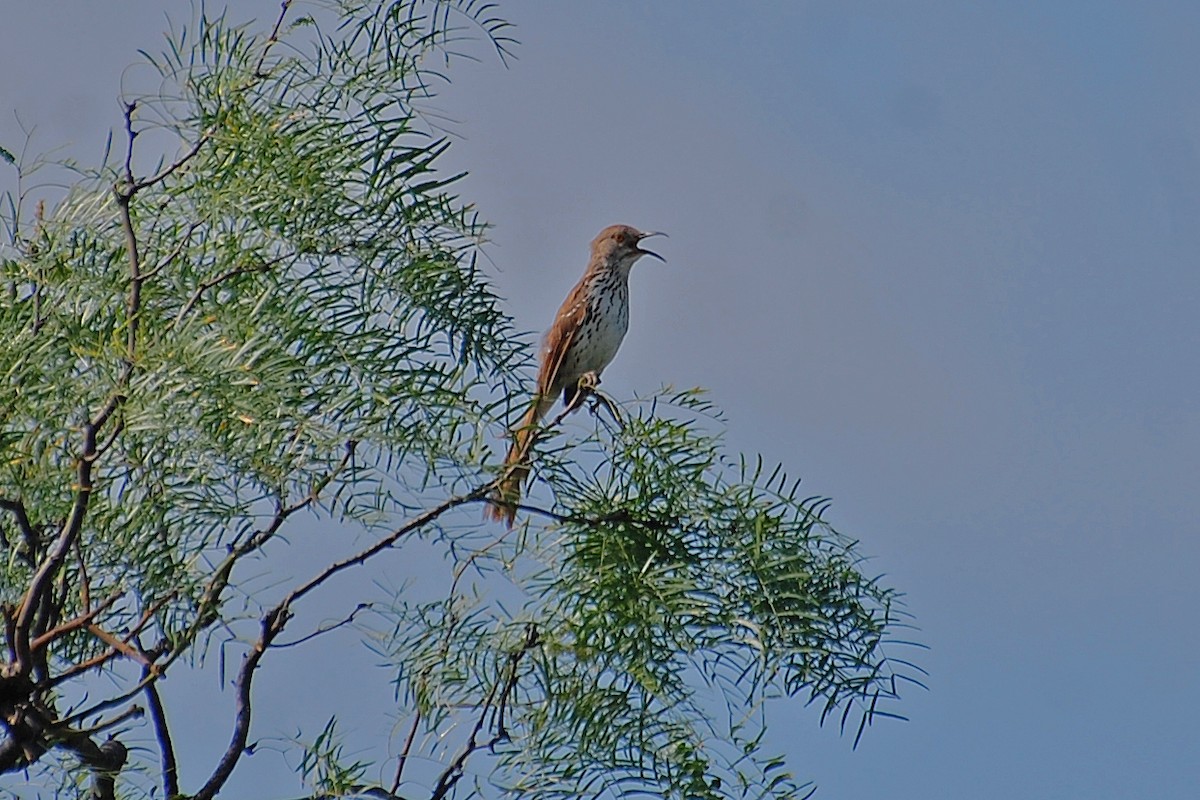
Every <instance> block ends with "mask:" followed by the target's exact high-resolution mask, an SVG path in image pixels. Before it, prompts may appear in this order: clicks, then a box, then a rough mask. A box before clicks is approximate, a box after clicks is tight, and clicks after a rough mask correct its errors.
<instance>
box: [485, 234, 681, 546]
mask: <svg viewBox="0 0 1200 800" xmlns="http://www.w3.org/2000/svg"><path fill="white" fill-rule="evenodd" d="M655 235H662V234H658V233H657V232H649V233H647V232H643V231H639V230H638V229H637V228H631V227H629V226H628V225H610V226H608V227H607V228H605V229H604V230H602V231H600V234H599V235H598V236H596V238H595V239H593V240H592V257H591V260H589V261H588V265H587V269H586V270H584V273H583V277H582V278H580V279H579V283H577V284H575V288H574V289H572V290H571V293H570V294H568V295H567V299H566V300H564V301H563V304H562V306H561V307H560V308H559V309H558V314H557V315H556V316H555V317H554V324H553V325H551V326H550V330H549V331H547V332H546V337H545V339H544V340H543V341H542V352H541V366H540V367H539V369H538V376H537V393H536V394H535V395H534V397H533V401H532V402H531V403H530V404H529V410H528V411H527V412H525V417H524V419H522V420H521V424H520V425H518V426H517V427H515V428H513V442H512V446H511V447H510V448H509V450H508V457H507V458H505V459H504V467H505V470H506V473H505V475H504V478H503V479H502V480H501V482H500V484H499V485H498V486H497V487H496V490H495V491H494V492H493V493H492V496H491V498H490V500H491V505H489V506H488V508H487V511H486V515H487V516H488V517H490V518H491V519H494V520H496V521H497V522H504V523H505V524H506V525H508V526H509V527H512V524H513V518H514V517H515V516H516V514H517V503H518V502H520V499H521V486H522V484H524V482H525V478H526V477H528V475H529V450H530V447H531V446H532V444H533V439H534V436H535V435H536V433H537V424H538V422H540V421H541V419H542V417H544V416H545V415H546V412H547V411H549V410H550V408H551V406H553V405H554V400H555V398H556V397H558V395H559V394H560V393H561V394H562V398H563V404H564V405H565V406H566V407H567V408H568V409H572V408H573V407H574V406H577V405H578V404H579V403H580V401H581V400H582V399H583V396H582V394H581V392H584V391H588V390H590V389H592V388H594V387H595V386H596V384H598V383H599V382H600V373H601V372H602V371H603V370H604V368H605V367H607V366H608V365H609V364H610V363H611V362H612V360H613V356H615V355H616V354H617V348H618V347H620V346H621V340H622V339H624V338H625V331H626V330H627V329H628V328H629V270H630V269H632V268H633V265H634V262H636V261H637V260H638V259H639V258H641V257H642V256H653V257H654V258H657V259H658V260H659V261H665V259H664V258H663V257H662V256H660V255H659V254H658V253H652V252H650V251H649V250H642V249H640V248H639V247H638V242H640V241H641V240H642V239H645V238H646V237H647V236H655Z"/></svg>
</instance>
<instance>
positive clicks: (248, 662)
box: [194, 481, 495, 800]
mask: <svg viewBox="0 0 1200 800" xmlns="http://www.w3.org/2000/svg"><path fill="white" fill-rule="evenodd" d="M494 487H495V481H490V482H488V483H486V484H484V485H483V486H480V487H478V488H476V489H474V490H473V491H471V492H468V493H467V494H464V495H459V496H457V497H451V498H449V499H448V500H445V501H443V502H442V503H439V504H438V505H437V506H434V507H433V508H431V509H429V510H428V511H426V512H425V513H423V514H420V515H418V516H417V517H415V518H413V519H412V520H410V521H409V522H408V523H406V524H404V525H402V526H400V527H399V528H397V529H396V530H395V531H393V532H392V533H391V534H389V535H388V536H385V537H384V538H382V539H380V540H379V541H377V542H376V543H375V544H373V545H371V546H370V547H368V548H366V549H365V550H362V551H360V552H359V553H357V554H355V555H353V556H351V557H349V558H345V559H342V560H341V561H336V562H334V563H333V564H330V565H329V566H328V567H326V568H325V569H323V570H322V571H321V572H319V573H318V574H317V575H316V576H315V577H313V578H311V579H309V580H308V581H307V582H305V583H303V584H301V585H300V586H298V587H296V588H295V589H293V590H292V591H290V592H289V593H288V594H287V596H286V597H284V598H283V600H281V601H280V602H279V604H278V605H276V606H275V607H274V608H272V609H271V610H270V611H268V612H267V613H266V614H265V615H263V618H262V621H261V628H262V633H261V634H260V635H259V637H258V641H256V642H255V643H254V645H253V646H252V647H251V649H250V652H249V653H247V654H246V656H245V657H244V659H243V661H242V666H241V668H240V669H239V670H238V677H237V680H236V682H235V691H236V693H237V703H236V710H235V712H234V726H233V736H232V738H231V739H230V742H229V746H228V747H227V748H226V749H225V753H224V754H223V755H222V756H221V759H220V761H219V762H218V763H217V766H216V767H215V768H214V770H213V773H212V775H211V776H210V777H209V779H208V781H207V782H206V783H205V784H204V786H203V787H201V788H200V790H199V791H198V792H196V794H195V795H194V800H212V798H213V797H215V796H216V794H217V792H219V791H220V790H221V787H223V786H224V785H225V782H226V781H227V780H229V776H230V775H231V774H233V770H234V768H235V767H236V766H237V763H238V760H239V759H240V758H241V756H242V754H243V753H244V752H245V749H246V743H247V742H248V741H249V736H250V718H251V702H250V688H251V684H252V683H253V681H254V674H255V671H256V670H257V669H258V665H259V663H260V662H261V661H262V657H263V656H264V655H265V654H266V652H267V650H268V649H269V648H270V647H271V646H272V644H273V642H274V641H275V638H276V637H277V636H278V635H279V634H280V633H281V632H282V631H283V629H284V627H285V626H286V625H287V622H288V620H289V619H291V616H292V612H291V606H292V604H293V603H295V602H296V601H297V600H299V599H301V598H302V597H304V596H305V595H307V594H308V593H310V592H312V591H313V590H314V589H316V588H318V587H319V586H321V585H322V584H323V583H325V582H326V581H327V580H329V579H330V578H331V577H333V576H334V575H336V574H338V573H339V572H342V571H344V570H346V569H349V568H350V567H353V566H358V565H361V564H363V563H365V562H366V561H368V560H369V559H370V558H372V557H373V556H376V555H378V554H379V553H381V552H383V551H384V550H387V549H389V548H390V547H392V546H393V545H395V544H396V542H398V541H399V540H400V539H402V538H404V537H405V536H407V535H408V534H409V533H411V532H413V531H414V530H417V529H419V528H422V527H424V526H426V525H428V524H429V523H431V522H433V521H434V520H436V519H437V518H438V517H440V516H442V515H443V514H445V513H446V512H447V511H450V510H451V509H454V508H457V507H458V506H461V505H465V504H467V503H472V502H479V501H481V500H482V499H483V498H485V497H486V496H487V495H488V493H489V492H490V491H491V490H492V489H493V488H494ZM493 691H494V689H493Z"/></svg>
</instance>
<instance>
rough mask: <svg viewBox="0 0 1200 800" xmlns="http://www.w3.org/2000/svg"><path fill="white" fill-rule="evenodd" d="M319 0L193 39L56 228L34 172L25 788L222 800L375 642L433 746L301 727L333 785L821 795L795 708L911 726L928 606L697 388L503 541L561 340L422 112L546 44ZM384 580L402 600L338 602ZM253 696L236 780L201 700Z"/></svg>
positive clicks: (25, 205) (1, 428) (127, 118)
mask: <svg viewBox="0 0 1200 800" xmlns="http://www.w3.org/2000/svg"><path fill="white" fill-rule="evenodd" d="M297 5H298V4H294V3H293V2H290V0H285V2H283V4H282V7H281V11H280V13H279V16H278V18H277V19H275V20H274V21H273V24H268V25H267V26H265V27H264V26H262V25H259V24H257V23H253V22H251V23H247V24H236V23H235V22H233V21H232V20H230V19H229V18H228V17H227V16H225V15H223V16H220V17H213V16H210V15H207V14H206V13H204V11H203V10H201V11H200V12H199V13H198V16H197V18H196V19H195V20H193V21H192V22H191V23H190V24H189V25H187V26H183V27H179V28H178V29H177V30H175V31H173V32H172V34H171V36H170V37H169V40H168V41H169V46H168V47H167V48H166V49H165V50H164V51H163V52H160V53H157V54H148V55H146V58H147V60H148V62H149V63H150V64H151V65H152V66H153V67H154V69H155V71H156V74H157V75H158V76H159V78H160V79H161V83H160V85H159V86H158V87H157V89H156V91H154V92H152V93H146V94H144V95H142V96H137V97H131V98H130V99H129V101H128V104H127V105H126V110H125V115H124V130H123V131H121V132H120V134H119V135H117V136H116V137H114V139H115V141H113V142H112V147H111V150H110V154H109V155H108V156H106V158H105V159H104V160H103V163H102V164H101V165H100V166H99V167H98V168H95V169H90V170H89V169H85V168H82V167H80V166H78V165H68V166H70V168H71V169H73V170H74V173H73V174H75V175H76V176H77V177H76V179H75V180H74V182H73V184H72V186H71V187H70V189H69V190H68V191H66V192H65V193H64V194H62V195H59V196H51V197H50V198H49V200H50V202H49V205H45V204H43V203H41V202H39V197H41V199H42V200H44V199H46V198H45V191H44V190H42V189H39V188H38V187H37V186H36V185H34V186H31V185H30V180H31V176H33V175H35V174H36V171H37V169H39V168H46V165H45V164H42V163H40V162H37V161H30V160H29V159H27V158H25V157H24V156H23V157H22V158H21V159H20V160H19V163H18V159H16V158H15V157H13V156H12V155H11V153H10V151H8V150H2V151H0V156H4V157H5V160H6V161H8V162H10V163H11V164H12V167H13V169H14V170H15V174H16V175H17V176H18V181H17V185H16V188H15V189H13V190H12V191H11V192H10V193H9V194H8V195H7V204H6V205H7V210H6V213H5V217H4V218H5V223H6V229H7V234H8V242H7V245H6V247H5V250H4V251H3V258H2V260H0V264H2V269H3V283H4V285H3V301H2V303H0V335H2V336H3V338H4V342H5V346H4V347H3V349H2V351H0V375H3V384H2V387H3V388H2V389H0V391H2V392H3V398H2V400H3V402H0V455H2V456H3V457H2V458H0V536H2V539H0V545H2V546H3V548H4V553H5V556H6V558H5V559H4V564H3V567H2V569H3V580H2V584H0V595H2V596H0V601H2V607H0V610H2V612H3V616H4V623H5V633H4V637H5V643H6V645H7V650H6V653H5V655H4V662H3V664H2V667H0V668H2V672H0V712H2V715H3V725H4V729H3V733H4V736H3V739H2V741H0V774H3V775H7V778H5V779H3V780H5V781H8V783H9V786H10V788H12V789H13V790H14V791H19V792H20V793H23V794H28V795H37V794H60V795H62V796H71V795H72V794H77V795H86V796H92V797H97V798H107V797H115V796H118V795H119V796H123V797H133V796H166V797H172V796H187V797H195V798H212V797H215V796H217V795H218V794H219V793H221V791H222V790H223V789H225V788H227V787H228V786H229V783H228V782H229V781H230V779H231V776H233V775H234V773H235V771H236V770H238V769H239V768H242V767H243V766H244V764H245V762H246V755H247V753H250V752H253V750H254V748H255V747H256V743H258V742H259V741H260V739H259V737H260V736H263V735H265V734H263V733H261V731H263V730H269V729H270V723H269V720H270V719H271V715H272V713H273V709H271V708H260V707H259V706H258V705H256V703H255V698H256V694H257V692H256V688H257V687H260V686H261V684H262V682H263V681H264V680H268V681H269V680H272V678H270V677H269V676H270V675H271V668H272V664H273V663H275V662H278V661H279V660H281V659H282V658H284V657H285V656H284V653H283V652H281V651H283V650H285V649H286V650H287V655H286V658H288V659H291V660H292V662H291V666H290V668H291V669H293V670H295V669H302V668H303V666H302V665H303V663H304V659H305V658H306V653H307V656H308V657H311V656H312V654H313V653H314V651H315V648H318V647H320V646H321V643H322V642H327V641H331V640H332V639H333V637H336V636H343V637H344V635H345V634H346V633H347V632H354V633H355V634H356V637H357V639H359V640H361V641H362V642H363V643H365V644H366V645H367V646H368V647H370V648H371V651H372V652H373V653H374V654H375V655H374V658H375V660H376V661H377V662H378V664H381V665H382V668H383V670H384V673H383V674H384V675H385V676H386V680H390V681H392V682H393V683H394V685H395V692H396V699H395V706H394V708H388V709H385V710H384V711H383V712H382V713H381V719H382V720H383V721H384V723H385V724H384V727H382V728H381V730H382V731H383V732H385V733H386V732H388V728H387V726H386V723H387V721H388V720H394V722H395V724H394V727H393V729H392V731H391V737H390V739H389V740H388V742H387V744H386V745H384V746H380V747H379V748H378V752H372V753H370V754H369V755H368V756H367V757H365V758H364V759H358V758H357V757H351V756H348V755H346V752H347V749H346V747H345V745H344V741H345V740H344V738H343V737H344V736H345V735H346V729H347V725H346V720H344V719H338V718H337V717H336V716H335V717H333V718H330V719H329V721H328V723H327V724H326V725H325V726H324V727H321V728H317V729H313V730H304V731H301V732H300V735H299V736H298V737H296V742H295V743H294V746H293V748H292V749H290V750H288V752H289V753H291V754H293V757H294V758H295V760H294V761H293V762H291V763H293V765H294V766H295V768H296V771H297V772H298V773H300V775H301V777H302V779H303V780H304V781H305V785H306V787H307V789H306V791H309V792H310V793H311V794H312V795H313V796H351V795H361V796H371V797H391V796H404V797H407V798H415V797H421V796H429V797H432V798H441V797H446V796H449V795H451V794H452V793H453V794H455V795H456V796H466V795H467V794H469V793H471V792H472V791H477V792H478V793H480V794H482V795H484V796H498V795H499V794H502V793H504V792H506V791H507V792H512V793H514V794H519V795H521V796H525V797H546V798H549V797H577V796H585V795H590V796H600V797H611V796H621V795H625V794H636V793H644V792H657V793H661V794H663V795H664V796H668V797H681V798H682V797H689V798H690V797H714V798H715V797H743V796H750V797H758V796H764V797H795V796H798V795H803V794H805V793H806V791H807V787H806V786H801V785H798V784H797V783H796V782H795V781H794V780H793V779H792V778H791V776H790V775H789V773H788V772H787V771H786V770H785V768H784V765H783V763H782V761H781V760H780V759H779V758H777V757H775V756H774V755H773V754H772V753H771V752H769V750H768V748H767V747H766V746H765V744H764V741H763V733H764V731H765V725H766V716H765V713H766V712H765V709H766V708H768V707H769V706H770V704H771V703H770V701H771V700H772V698H802V699H803V700H805V701H807V702H809V703H815V704H816V705H817V706H819V708H820V719H821V720H824V719H825V718H826V717H827V716H829V715H834V717H835V718H836V719H837V720H839V722H840V724H841V726H842V727H843V728H845V727H847V726H849V728H850V729H851V730H852V731H853V732H854V734H855V736H858V735H861V733H862V730H863V728H864V727H865V726H866V725H867V724H869V723H870V721H871V720H872V719H873V718H875V717H878V716H880V715H885V716H891V715H892V713H891V712H889V711H886V710H885V709H884V708H883V707H882V706H881V703H882V702H886V701H889V700H893V699H895V698H897V697H898V682H899V681H901V680H912V678H911V677H905V676H906V675H907V676H911V675H913V674H915V673H916V672H919V670H917V668H916V667H913V666H912V665H909V664H907V663H906V662H903V661H897V660H894V659H893V658H890V657H889V656H888V655H885V653H884V647H885V645H886V644H888V642H889V641H890V640H891V638H892V637H893V636H894V632H895V631H896V630H897V629H898V628H900V627H903V624H902V621H901V620H902V616H901V614H900V612H899V611H898V610H897V608H896V595H895V593H894V592H893V591H892V590H890V589H888V588H886V587H884V586H882V585H881V584H880V583H879V582H878V581H877V580H876V579H873V578H870V577H868V576H867V575H866V574H865V573H864V572H863V570H862V562H861V558H860V556H859V555H857V553H856V551H855V548H854V545H853V543H852V542H850V541H849V540H847V539H846V538H844V537H843V536H841V535H840V534H838V533H837V532H836V531H834V530H833V529H832V528H831V527H830V526H829V525H828V524H827V523H826V522H825V521H824V520H823V518H822V512H823V511H824V509H825V508H826V506H827V501H825V500H824V499H822V498H819V497H807V498H804V497H801V496H800V495H799V494H798V491H797V487H798V484H797V483H795V482H790V481H789V480H788V478H787V477H786V476H785V474H784V473H783V471H782V469H780V468H774V469H771V468H766V467H764V465H763V464H762V462H761V461H759V460H755V459H747V458H738V459H730V458H728V457H726V456H724V455H722V450H721V444H720V425H721V417H720V415H719V413H718V412H717V411H716V410H715V408H714V407H713V406H712V405H711V404H709V403H708V402H707V401H706V400H705V399H704V398H703V396H702V395H701V394H700V393H698V392H696V391H688V392H672V391H670V390H666V389H664V390H661V391H659V392H658V393H656V394H652V395H650V396H648V397H646V398H642V399H635V400H633V401H629V402H625V403H620V404H614V403H613V401H611V400H610V401H607V402H605V403H598V404H596V406H595V407H594V409H593V412H594V413H593V415H592V416H591V417H590V418H589V417H587V415H584V414H578V415H576V416H575V417H573V418H572V419H571V420H570V422H571V427H570V428H569V429H564V425H565V424H566V422H567V421H566V420H564V419H562V418H561V417H560V418H558V419H555V420H553V421H552V422H551V423H550V424H549V425H548V426H547V428H546V430H545V431H543V433H542V435H541V437H540V441H539V444H538V457H537V458H538V460H537V468H536V483H537V486H536V487H535V489H534V492H533V494H532V496H531V497H530V499H529V501H528V504H527V505H526V506H524V507H523V510H522V519H521V524H519V525H518V526H517V527H516V528H515V529H514V530H512V531H505V530H502V529H499V528H497V527H494V526H487V525H484V524H482V523H481V522H480V521H479V520H480V512H481V510H482V507H483V503H484V502H486V499H485V498H486V496H487V494H488V492H489V491H490V490H491V488H492V487H493V486H494V484H495V482H496V480H498V479H499V477H501V476H500V475H499V474H498V469H499V468H498V467H497V464H498V463H499V460H500V459H498V458H497V457H496V454H495V452H494V450H493V448H494V447H496V446H497V444H498V443H499V446H500V447H501V448H502V447H503V441H502V434H503V431H504V424H505V421H506V420H510V419H512V418H513V417H514V416H515V415H516V414H519V413H520V411H521V410H522V404H523V403H524V402H526V400H525V398H528V396H529V395H528V390H529V385H528V380H527V376H528V373H529V370H528V366H529V364H528V362H529V356H528V348H527V345H526V343H525V342H524V341H522V340H521V339H520V337H519V336H517V335H515V332H514V331H513V329H512V326H511V324H510V320H509V319H508V317H507V316H506V315H505V313H504V311H503V308H502V305H501V303H500V302H499V300H498V298H497V297H496V295H495V294H494V293H493V291H492V288H491V286H490V284H489V282H488V279H487V278H486V276H485V275H484V274H483V273H482V271H481V270H480V268H479V265H478V257H479V253H480V247H481V245H482V244H483V236H484V232H485V229H484V226H483V224H482V223H481V222H480V221H479V219H478V218H477V216H476V214H475V212H474V210H473V209H472V207H471V206H470V205H469V204H467V203H464V202H463V201H461V200H460V199H459V198H458V197H457V196H456V195H455V194H454V184H455V180H456V179H455V177H450V176H446V175H444V174H442V173H440V172H439V171H438V170H437V168H436V165H437V160H438V158H439V157H440V156H441V154H442V153H444V152H445V150H446V148H447V147H448V146H449V142H448V140H447V139H446V138H445V137H442V136H439V134H438V133H437V126H436V125H435V124H431V123H430V122H428V121H427V120H426V117H425V116H424V114H423V112H422V101H423V100H424V99H425V98H428V97H429V96H430V94H431V91H432V86H433V84H435V83H436V81H437V80H440V79H442V78H441V76H440V74H439V73H437V72H436V71H435V67H436V68H438V69H444V68H445V67H446V66H448V65H449V64H450V63H451V62H452V61H453V60H454V59H453V57H455V56H457V55H458V53H457V50H456V49H457V48H459V47H462V46H466V45H465V43H466V42H467V41H469V39H470V37H472V36H475V37H476V38H478V37H480V36H481V37H482V38H483V39H484V40H485V41H486V42H488V43H490V45H491V47H493V48H494V49H495V51H496V52H497V53H498V54H499V57H500V58H501V59H503V58H505V57H507V54H508V52H509V48H510V47H511V46H512V45H513V41H512V39H511V38H509V28H508V26H507V25H506V23H504V22H503V21H502V20H501V19H499V18H498V17H496V16H495V14H494V10H493V7H492V6H491V5H490V4H481V3H478V2H475V0H391V1H390V2H389V1H387V0H384V1H382V2H375V1H373V0H372V1H371V2H368V0H341V2H317V3H314V4H313V5H312V6H311V7H308V8H305V9H303V10H302V9H300V8H297V7H294V6H297ZM201 9H203V6H201ZM60 166H61V165H60ZM39 192H41V195H39ZM31 215H32V218H31ZM617 407H620V409H621V411H620V412H615V411H614V409H616V408H617ZM606 409H607V410H606ZM414 550H419V551H420V552H421V556H420V557H419V558H415V557H412V556H409V557H408V558H407V559H406V558H405V557H404V556H405V554H406V553H412V552H413V551H414ZM313 552H319V553H326V554H330V553H331V554H332V555H329V557H328V560H327V561H325V562H324V563H323V564H322V565H319V566H318V567H316V568H315V569H314V570H313V571H312V572H311V573H304V574H301V570H302V566H297V564H298V560H297V559H299V561H303V558H302V556H307V555H311V554H312V553H313ZM380 561H384V562H387V563H388V565H389V567H388V569H389V574H390V575H392V576H393V577H395V578H396V580H395V581H393V582H392V583H391V584H390V585H387V586H383V585H376V586H362V585H359V586H357V587H355V589H356V591H355V596H354V597H353V598H350V599H349V601H348V600H347V598H346V597H345V596H344V593H343V594H338V593H335V592H333V591H332V590H331V586H332V584H333V582H334V581H336V580H338V579H340V578H341V577H342V576H343V575H344V574H347V573H352V572H355V571H362V570H366V569H368V568H369V565H371V564H374V563H378V562H380ZM405 579H411V580H410V583H409V584H408V585H405V583H404V580H405ZM430 587H434V588H433V589H431V588H430ZM337 641H339V642H341V641H344V639H338V640H337ZM293 648H294V649H293ZM214 662H215V663H214ZM297 663H300V664H301V666H300V667H297V666H296V664H297ZM347 663H349V662H347ZM214 671H216V672H219V673H220V677H221V680H222V681H224V683H223V685H225V686H226V689H227V691H226V692H225V694H224V695H223V697H224V698H225V700H226V701H227V703H228V708H222V709H220V710H219V712H218V711H216V710H214V713H220V714H222V715H225V714H227V715H228V736H229V739H228V744H227V745H226V746H224V747H223V749H221V750H220V752H219V754H218V755H217V756H216V757H215V758H212V759H207V760H206V759H201V758H199V757H197V756H193V755H192V754H191V751H192V750H195V749H203V748H198V746H197V742H196V740H195V737H194V734H193V733H192V732H191V731H189V730H187V729H188V728H189V727H190V726H186V725H185V726H183V727H184V730H183V731H182V732H181V730H180V726H179V725H178V724H174V725H173V724H172V722H171V719H170V716H171V715H170V714H169V710H168V709H167V708H166V706H167V705H168V704H167V703H166V702H165V699H164V698H167V697H168V695H167V693H166V686H167V685H166V684H164V683H163V681H164V680H165V679H166V678H167V677H168V676H174V675H180V676H182V678H183V679H184V680H190V679H194V678H195V677H196V676H197V675H202V674H208V675H211V674H212V673H213V672H214ZM378 675H379V673H378V672H371V673H369V674H364V675H358V676H355V675H349V676H348V675H340V676H338V678H339V680H336V681H331V686H332V688H331V691H334V692H337V691H351V690H350V689H347V688H345V687H346V686H347V685H350V686H353V685H354V684H356V683H358V682H361V681H364V680H367V679H368V678H374V677H378ZM189 676H190V677H189ZM296 700H297V703H299V704H303V703H305V702H306V700H305V698H296ZM377 722H378V721H376V724H377ZM369 724H370V722H369V721H361V722H359V721H356V723H355V724H354V725H351V726H349V727H350V728H357V727H361V726H366V725H369ZM131 742H132V743H134V744H133V745H131V744H130V743H131ZM137 742H143V743H144V744H145V746H137V745H136V743H137ZM468 776H469V778H468V780H466V781H464V780H463V779H464V778H465V777H468ZM256 794H257V796H260V797H268V798H269V797H275V796H286V794H287V792H286V791H285V790H283V789H279V788H278V787H272V788H269V789H268V788H265V787H259V790H258V791H257V792H256Z"/></svg>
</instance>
